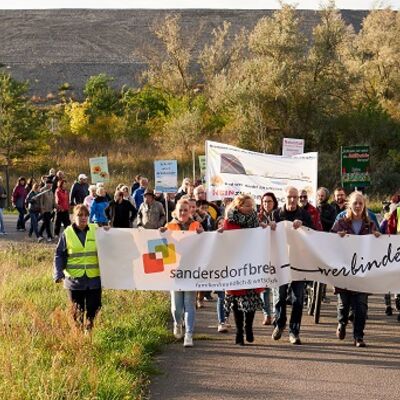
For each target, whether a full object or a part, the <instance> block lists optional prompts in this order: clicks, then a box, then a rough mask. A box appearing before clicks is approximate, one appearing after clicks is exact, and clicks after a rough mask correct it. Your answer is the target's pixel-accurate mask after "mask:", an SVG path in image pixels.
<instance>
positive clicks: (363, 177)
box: [341, 146, 371, 188]
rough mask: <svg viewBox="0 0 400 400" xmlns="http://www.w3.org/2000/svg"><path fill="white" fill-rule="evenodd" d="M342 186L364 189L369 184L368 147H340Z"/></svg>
mask: <svg viewBox="0 0 400 400" xmlns="http://www.w3.org/2000/svg"><path fill="white" fill-rule="evenodd" d="M341 161H342V163H341V164H342V168H341V176H342V186H343V187H345V188H355V187H365V186H369V185H370V183H371V177H370V174H369V146H342V148H341Z"/></svg>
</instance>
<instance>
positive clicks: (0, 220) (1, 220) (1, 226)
mask: <svg viewBox="0 0 400 400" xmlns="http://www.w3.org/2000/svg"><path fill="white" fill-rule="evenodd" d="M0 232H1V233H6V229H5V227H4V218H3V209H2V208H0Z"/></svg>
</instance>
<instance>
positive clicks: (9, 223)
mask: <svg viewBox="0 0 400 400" xmlns="http://www.w3.org/2000/svg"><path fill="white" fill-rule="evenodd" d="M17 219H18V216H17V215H16V214H6V215H4V222H5V226H6V232H7V235H6V236H3V235H0V247H1V246H4V245H8V244H9V243H10V242H12V243H35V242H37V239H36V237H35V235H33V237H31V238H30V237H29V236H28V230H29V226H30V222H29V221H28V222H27V223H26V229H27V230H26V232H18V231H17V229H16V226H17ZM39 224H41V223H39ZM44 236H45V237H46V234H44ZM44 243H46V242H43V244H44ZM54 243H55V242H54Z"/></svg>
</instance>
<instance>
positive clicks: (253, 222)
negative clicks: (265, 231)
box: [227, 208, 260, 228]
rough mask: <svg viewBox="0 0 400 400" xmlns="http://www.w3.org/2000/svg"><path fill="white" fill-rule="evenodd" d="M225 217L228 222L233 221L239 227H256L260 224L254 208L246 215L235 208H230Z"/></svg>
mask: <svg viewBox="0 0 400 400" xmlns="http://www.w3.org/2000/svg"><path fill="white" fill-rule="evenodd" d="M227 219H228V221H229V222H233V223H234V224H236V225H239V226H240V227H241V228H257V227H258V226H260V225H259V223H258V216H257V213H256V212H255V211H254V210H253V211H252V212H251V214H247V215H246V214H242V213H240V212H239V211H238V209H237V208H232V209H230V210H229V211H228V215H227Z"/></svg>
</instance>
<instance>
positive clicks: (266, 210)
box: [258, 192, 278, 325]
mask: <svg viewBox="0 0 400 400" xmlns="http://www.w3.org/2000/svg"><path fill="white" fill-rule="evenodd" d="M277 208H278V200H277V199H276V196H275V195H274V194H273V193H272V192H267V193H265V194H264V195H263V196H262V197H261V207H260V212H259V213H258V220H259V221H260V222H263V223H265V224H269V223H271V222H272V221H273V216H272V215H273V211H274V210H276V209H277ZM261 298H262V300H263V303H264V305H263V313H264V320H263V325H271V324H272V304H271V289H270V288H266V289H265V290H264V292H262V293H261Z"/></svg>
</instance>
